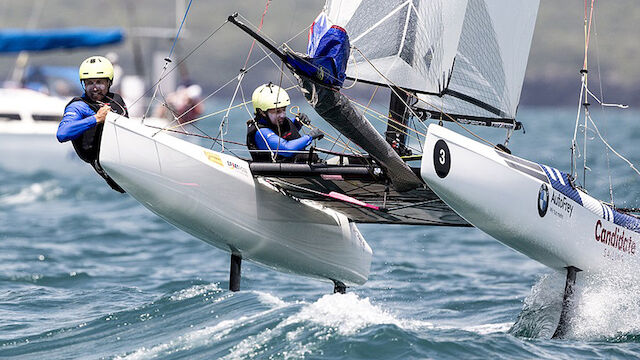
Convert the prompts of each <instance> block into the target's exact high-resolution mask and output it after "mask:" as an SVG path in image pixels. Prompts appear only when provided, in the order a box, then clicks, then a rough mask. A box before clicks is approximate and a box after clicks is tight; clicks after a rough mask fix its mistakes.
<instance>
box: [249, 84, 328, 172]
mask: <svg viewBox="0 0 640 360" xmlns="http://www.w3.org/2000/svg"><path fill="white" fill-rule="evenodd" d="M251 100H252V102H253V109H254V110H255V118H254V119H252V120H249V121H248V122H247V147H248V148H249V151H250V153H251V157H252V158H253V160H254V161H261V162H271V161H273V160H275V161H285V162H300V161H306V160H307V158H308V154H306V153H298V152H299V151H302V150H304V149H305V148H306V147H307V146H308V145H309V144H311V141H313V140H315V139H322V137H323V136H324V134H323V133H322V131H320V129H317V128H315V129H313V130H311V131H310V132H309V134H308V135H303V134H301V133H300V130H301V129H302V125H303V124H305V125H309V124H310V121H309V117H308V116H307V115H305V114H302V113H300V114H299V115H298V116H296V118H295V119H293V120H291V119H289V118H288V117H287V116H286V109H287V106H288V105H290V104H291V100H290V99H289V95H288V94H287V92H286V91H285V90H284V89H282V88H280V87H279V86H276V85H273V84H271V83H269V84H265V85H261V86H260V87H258V88H257V89H256V90H255V91H254V92H253V96H252V97H251ZM252 150H254V151H252ZM255 150H259V151H255Z"/></svg>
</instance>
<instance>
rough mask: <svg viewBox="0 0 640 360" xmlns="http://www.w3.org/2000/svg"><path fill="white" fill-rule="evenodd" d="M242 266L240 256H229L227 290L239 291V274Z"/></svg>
mask: <svg viewBox="0 0 640 360" xmlns="http://www.w3.org/2000/svg"><path fill="white" fill-rule="evenodd" d="M241 266H242V257H241V256H240V255H236V254H231V267H230V269H229V290H230V291H233V292H236V291H240V278H241V276H240V273H241Z"/></svg>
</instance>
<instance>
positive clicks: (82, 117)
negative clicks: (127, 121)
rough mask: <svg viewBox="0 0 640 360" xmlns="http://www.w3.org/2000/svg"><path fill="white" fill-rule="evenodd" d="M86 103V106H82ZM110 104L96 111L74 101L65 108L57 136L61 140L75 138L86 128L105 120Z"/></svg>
mask: <svg viewBox="0 0 640 360" xmlns="http://www.w3.org/2000/svg"><path fill="white" fill-rule="evenodd" d="M82 105H84V106H82ZM109 110H110V108H109V106H107V105H105V106H103V107H101V108H100V109H99V110H98V113H94V112H93V111H92V110H91V109H90V108H89V107H88V106H87V105H86V104H84V103H82V102H74V103H72V104H70V105H69V106H67V107H66V108H65V109H64V115H63V116H62V121H60V124H59V125H58V132H57V133H56V137H57V138H58V141H59V142H65V141H69V140H73V139H75V138H77V137H78V136H80V135H81V134H82V133H83V132H85V131H86V130H88V129H90V128H92V127H94V126H96V124H99V123H101V122H104V120H105V118H106V116H107V113H108V112H109Z"/></svg>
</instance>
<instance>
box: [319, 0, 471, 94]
mask: <svg viewBox="0 0 640 360" xmlns="http://www.w3.org/2000/svg"><path fill="white" fill-rule="evenodd" d="M466 8H467V0H386V1H374V0H359V1H357V0H356V1H354V0H329V1H327V5H326V9H325V11H326V12H327V17H328V18H329V21H330V22H331V23H332V24H334V25H338V26H341V27H343V28H345V29H346V30H347V33H348V34H349V38H350V41H351V45H352V46H353V47H354V48H355V49H357V50H354V51H352V54H351V58H350V60H349V65H348V69H347V75H348V76H349V77H351V78H357V79H358V80H362V81H366V82H372V83H376V84H389V83H392V84H394V85H395V86H399V87H403V88H406V89H412V90H415V91H418V92H423V93H437V94H439V93H441V92H442V91H443V90H444V89H445V87H446V84H447V79H448V78H449V74H450V72H451V68H452V66H453V62H454V58H455V56H456V52H457V49H458V41H459V39H460V33H461V31H462V24H463V20H464V13H465V9H466Z"/></svg>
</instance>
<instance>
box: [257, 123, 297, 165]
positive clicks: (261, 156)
mask: <svg viewBox="0 0 640 360" xmlns="http://www.w3.org/2000/svg"><path fill="white" fill-rule="evenodd" d="M262 128H267V129H271V131H273V132H274V133H276V134H278V135H280V137H281V138H282V139H285V140H287V141H289V140H295V139H299V138H300V137H301V136H302V135H300V132H299V129H298V127H296V125H295V124H294V123H293V121H291V119H289V118H286V121H285V122H284V123H283V124H282V126H280V129H278V126H276V125H273V124H272V123H271V122H270V121H269V120H267V124H264V123H261V122H259V121H258V117H256V118H255V119H253V120H249V121H248V122H247V148H249V153H250V154H251V158H252V159H253V161H259V162H271V152H269V151H264V150H262V151H251V150H261V149H259V148H258V145H257V144H256V133H257V132H258V129H262ZM271 150H272V151H276V149H271ZM293 158H294V157H293V156H292V157H288V158H287V157H284V156H281V155H278V156H277V157H276V161H293Z"/></svg>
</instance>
